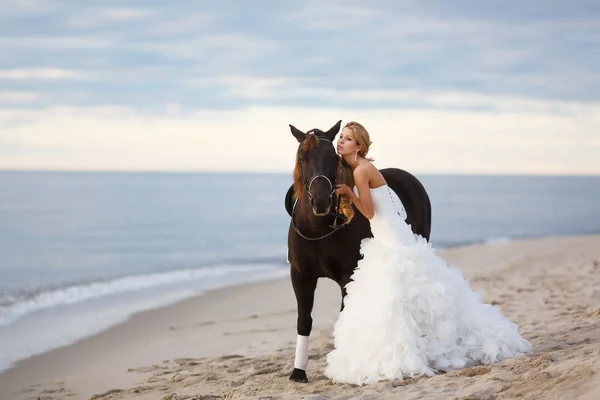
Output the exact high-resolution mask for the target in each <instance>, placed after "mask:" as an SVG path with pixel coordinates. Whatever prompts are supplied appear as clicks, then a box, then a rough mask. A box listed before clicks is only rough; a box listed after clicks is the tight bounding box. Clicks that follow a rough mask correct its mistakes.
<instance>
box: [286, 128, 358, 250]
mask: <svg viewBox="0 0 600 400" xmlns="http://www.w3.org/2000/svg"><path fill="white" fill-rule="evenodd" d="M317 138H318V139H319V140H324V141H326V142H327V143H330V144H331V145H332V146H333V143H332V142H331V141H329V140H327V139H325V138H322V137H318V136H317ZM300 168H301V169H302V164H300ZM340 172H341V173H343V168H342V166H341V164H340ZM337 176H338V174H337V173H336V178H337ZM317 178H325V179H326V180H327V182H328V183H329V186H330V187H331V193H330V194H329V198H330V199H331V200H332V199H333V195H334V194H335V186H334V185H333V184H332V183H331V180H330V179H329V178H328V177H327V176H325V175H323V174H315V175H314V176H313V177H312V178H311V179H310V182H309V183H307V182H306V179H305V178H304V174H302V185H303V186H304V189H305V190H306V192H307V194H308V198H309V199H311V200H312V194H311V192H310V187H311V185H312V183H313V182H314V181H315V179H317ZM336 198H337V204H336V207H335V211H331V210H330V211H329V213H328V214H327V215H334V216H335V219H334V220H333V224H332V225H329V227H330V228H332V229H333V230H332V231H331V232H328V233H326V234H325V235H321V236H319V237H308V236H306V235H304V234H303V233H302V232H300V229H298V227H297V226H296V222H295V221H294V215H295V213H296V206H297V204H298V199H296V201H294V207H293V208H292V227H293V228H294V230H295V231H296V233H297V234H298V235H299V236H300V237H301V238H303V239H306V240H321V239H324V238H326V237H327V236H330V235H332V234H334V233H335V232H337V231H338V230H340V229H341V228H344V227H345V226H346V225H347V224H348V218H347V217H346V216H345V215H344V214H341V213H340V205H341V196H339V195H336ZM338 218H341V219H343V223H341V224H338V222H337V221H338Z"/></svg>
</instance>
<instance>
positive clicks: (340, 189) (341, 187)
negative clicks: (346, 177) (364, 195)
mask: <svg viewBox="0 0 600 400" xmlns="http://www.w3.org/2000/svg"><path fill="white" fill-rule="evenodd" d="M335 194H340V195H343V194H345V195H347V196H349V197H350V198H352V190H351V189H350V188H349V187H348V186H347V185H345V184H343V183H340V184H338V185H336V186H335Z"/></svg>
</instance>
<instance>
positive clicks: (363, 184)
mask: <svg viewBox="0 0 600 400" xmlns="http://www.w3.org/2000/svg"><path fill="white" fill-rule="evenodd" d="M353 176H354V184H355V185H356V189H357V190H358V197H357V196H356V195H355V194H354V191H352V190H350V198H351V199H352V202H353V203H354V205H356V208H357V209H358V211H360V213H361V214H362V215H364V216H365V217H367V218H368V219H371V218H373V217H374V216H375V207H374V206H373V199H372V197H371V189H370V185H369V171H368V170H367V168H356V169H355V170H354V173H353Z"/></svg>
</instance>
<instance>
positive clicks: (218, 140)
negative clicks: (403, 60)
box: [0, 104, 600, 174]
mask: <svg viewBox="0 0 600 400" xmlns="http://www.w3.org/2000/svg"><path fill="white" fill-rule="evenodd" d="M555 107H557V108H560V107H561V105H560V104H556V105H555ZM565 107H566V109H565V110H563V111H562V112H560V113H555V112H554V111H555V110H546V111H544V108H542V109H538V110H537V111H536V112H509V111H502V112H497V111H494V112H492V111H480V112H474V111H468V110H460V111H448V110H443V109H437V110H427V109H394V108H389V109H365V110H360V111H359V110H350V109H339V108H338V109H321V108H298V107H292V108H290V107H255V108H251V109H246V110H238V111H229V110H222V111H206V110H199V111H194V112H183V111H182V110H181V109H180V108H179V105H174V104H166V105H165V106H164V107H163V111H162V112H160V113H158V112H154V113H142V112H139V111H136V110H134V109H131V108H127V107H117V108H111V107H106V108H102V107H97V108H85V107H60V108H51V109H44V110H3V111H1V112H0V129H1V130H2V132H3V137H4V139H5V140H7V141H9V142H10V143H12V144H13V147H14V144H15V143H18V144H19V145H20V146H21V147H22V148H23V149H26V148H32V149H36V151H35V152H34V153H33V154H24V153H23V151H20V152H19V153H18V154H13V155H10V154H7V153H8V152H7V151H4V152H3V157H2V159H1V161H0V168H42V169H85V170H243V171H281V172H285V173H290V172H291V170H292V167H293V159H294V154H295V149H296V146H297V142H296V141H295V139H294V138H293V137H292V135H291V134H290V132H289V129H288V124H290V123H292V124H294V125H295V126H297V127H298V128H300V129H303V130H305V131H306V130H308V129H311V128H315V127H320V128H329V127H330V126H331V125H333V123H334V122H336V121H337V120H338V119H343V121H344V122H347V121H349V120H358V121H360V122H362V123H364V124H365V126H367V128H368V129H369V130H370V132H371V135H372V139H373V142H374V144H373V147H372V151H371V153H372V155H373V156H374V157H375V159H376V164H377V165H378V166H379V167H386V166H396V167H402V168H406V169H408V170H410V171H413V172H415V173H440V172H446V171H448V170H451V171H452V172H456V173H529V174H598V173H600V165H599V164H598V162H597V154H598V152H600V137H598V135H597V131H598V127H599V126H600V117H599V115H600V113H598V112H597V111H598V110H599V109H600V104H594V105H593V106H591V107H593V108H590V109H583V111H582V112H581V114H579V115H577V114H572V113H571V111H572V110H570V109H569V108H568V105H566V106H565ZM45 148H47V149H49V151H48V153H47V154H43V153H42V152H41V149H45ZM56 149H62V151H56Z"/></svg>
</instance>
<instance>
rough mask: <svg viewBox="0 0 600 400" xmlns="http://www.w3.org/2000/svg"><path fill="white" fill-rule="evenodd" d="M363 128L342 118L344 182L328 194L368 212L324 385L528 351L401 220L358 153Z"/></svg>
mask: <svg viewBox="0 0 600 400" xmlns="http://www.w3.org/2000/svg"><path fill="white" fill-rule="evenodd" d="M370 145H371V141H370V138H369V134H368V132H367V131H366V129H365V128H364V127H363V126H362V125H360V124H359V123H356V122H349V123H348V124H346V126H345V127H344V129H343V130H342V132H341V134H340V138H339V140H338V144H337V151H338V154H339V155H340V156H342V157H343V164H344V165H345V166H346V167H347V168H348V172H350V174H351V175H352V177H353V180H354V185H355V186H354V191H353V190H351V189H350V188H349V186H347V185H345V184H340V185H337V189H336V192H337V193H338V194H340V195H344V197H346V196H347V197H348V198H349V199H350V201H351V202H352V203H354V205H355V206H356V208H357V209H358V211H360V212H361V213H362V214H363V215H364V216H365V217H367V218H369V220H370V223H371V230H372V232H373V236H374V238H368V239H364V240H363V242H362V243H361V254H363V259H362V260H361V261H359V263H358V266H357V268H356V270H355V272H354V275H353V276H352V281H351V282H350V283H348V284H347V285H346V290H347V296H346V297H345V300H344V309H343V311H342V312H341V313H340V315H339V317H338V320H337V322H336V323H335V326H334V347H335V349H334V350H333V351H332V352H331V353H329V354H328V355H327V367H326V370H325V374H326V375H327V376H328V377H329V378H331V379H332V380H333V381H334V382H346V383H354V384H362V383H372V382H376V381H378V380H382V379H402V378H403V377H407V376H418V375H423V374H425V375H429V376H431V375H434V374H435V373H436V372H437V371H449V370H453V369H459V368H463V367H468V366H471V365H476V364H490V363H494V362H497V361H500V360H502V359H505V358H509V357H516V356H520V355H523V354H527V353H530V352H531V344H530V343H529V342H528V341H527V340H525V339H524V338H523V337H521V335H520V334H519V332H518V329H517V326H516V325H515V324H514V323H513V322H512V321H510V320H509V319H507V318H506V317H504V316H503V315H502V313H501V311H500V310H499V309H498V308H497V307H493V306H491V305H489V304H484V303H482V301H481V296H480V294H478V293H477V292H475V291H473V290H472V289H471V288H470V287H469V283H468V282H467V281H466V280H465V279H464V278H463V276H462V274H461V272H460V271H459V270H458V269H456V268H453V267H449V266H448V265H447V264H446V262H445V261H444V260H443V259H442V258H440V257H439V256H437V255H436V254H435V251H434V249H433V248H432V247H431V245H430V244H429V243H427V241H426V240H425V239H424V238H422V237H421V236H418V235H415V234H414V233H413V232H412V230H411V228H410V226H409V225H408V224H407V223H406V222H405V219H406V212H405V211H404V207H403V206H402V202H401V201H400V199H399V198H398V196H397V195H396V193H395V192H394V191H393V190H391V189H390V188H389V187H388V186H387V184H386V181H385V179H384V178H383V176H382V175H381V173H380V172H379V171H378V170H377V168H376V167H375V166H374V165H373V164H372V163H371V161H372V160H370V159H368V158H366V155H367V152H368V150H369V147H370Z"/></svg>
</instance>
